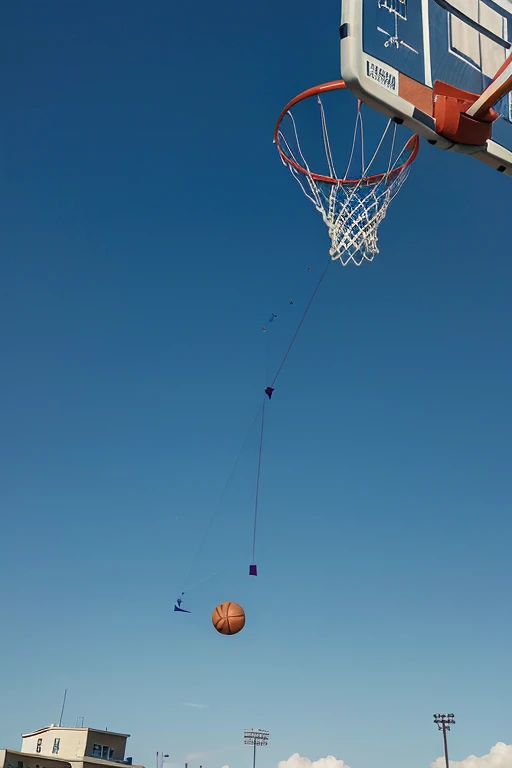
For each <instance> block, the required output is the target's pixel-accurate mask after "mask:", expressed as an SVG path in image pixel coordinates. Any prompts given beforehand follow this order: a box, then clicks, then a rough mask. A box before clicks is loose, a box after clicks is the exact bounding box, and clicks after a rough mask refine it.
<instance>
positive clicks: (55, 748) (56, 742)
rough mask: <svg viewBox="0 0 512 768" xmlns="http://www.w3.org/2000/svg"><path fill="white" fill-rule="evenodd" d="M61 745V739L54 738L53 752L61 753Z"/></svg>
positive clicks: (54, 753)
mask: <svg viewBox="0 0 512 768" xmlns="http://www.w3.org/2000/svg"><path fill="white" fill-rule="evenodd" d="M59 747H60V739H54V740H53V749H52V754H53V755H58V754H59Z"/></svg>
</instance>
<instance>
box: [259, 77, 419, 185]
mask: <svg viewBox="0 0 512 768" xmlns="http://www.w3.org/2000/svg"><path fill="white" fill-rule="evenodd" d="M346 87H347V86H346V84H345V81H344V80H331V81H330V82H328V83H322V84H321V85H315V86H314V87H313V88H308V89H307V90H306V91H303V92H302V93H299V95H298V96H295V98H294V99H292V100H291V101H289V102H288V104H287V105H286V107H285V108H284V109H283V111H282V112H281V114H280V115H279V119H278V121H277V123H276V127H275V129H274V142H275V144H276V146H277V149H278V150H279V154H280V155H281V158H282V159H283V160H284V162H285V163H287V164H288V165H291V166H292V168H295V170H296V171H299V173H302V174H304V176H309V177H310V178H312V179H314V180H315V181H323V182H325V183H326V184H379V183H380V182H381V181H383V180H384V179H390V178H391V179H392V178H394V177H395V176H398V175H399V174H400V173H402V171H403V170H404V169H405V168H407V167H408V166H409V165H411V163H413V162H414V160H416V156H417V154H418V152H419V149H420V137H419V136H418V135H417V134H414V136H411V138H410V139H409V141H408V142H407V144H406V145H405V146H406V148H407V149H409V150H410V152H411V154H410V155H409V157H408V158H407V160H406V161H405V163H403V164H402V165H401V166H400V167H399V168H394V169H393V170H392V171H391V172H390V173H378V174H376V175H374V176H366V177H365V178H364V179H335V178H333V177H332V176H322V175H321V174H319V173H311V172H310V171H308V170H306V168H303V167H302V165H299V163H298V162H297V161H296V160H294V159H293V158H292V157H289V156H288V155H287V154H286V152H285V151H284V149H283V148H282V146H281V144H280V141H279V129H280V127H281V123H282V121H283V118H284V117H285V116H286V115H287V114H288V112H289V111H290V109H291V108H292V107H294V106H295V105H296V104H298V103H299V102H300V101H305V100H306V99H309V98H311V96H319V95H320V94H322V93H327V92H328V91H341V90H343V89H344V88H346Z"/></svg>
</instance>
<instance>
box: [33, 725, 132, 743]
mask: <svg viewBox="0 0 512 768" xmlns="http://www.w3.org/2000/svg"><path fill="white" fill-rule="evenodd" d="M52 730H55V731H92V733H109V734H110V735H111V736H122V737H123V738H125V739H129V738H130V734H129V733H118V732H117V731H109V730H108V729H107V728H88V727H87V726H84V727H83V728H78V727H77V728H72V727H69V726H67V725H55V723H52V724H51V725H47V726H46V728H39V729H38V730H37V731H31V733H22V734H21V738H22V739H28V738H29V737H30V736H37V734H38V733H45V731H52Z"/></svg>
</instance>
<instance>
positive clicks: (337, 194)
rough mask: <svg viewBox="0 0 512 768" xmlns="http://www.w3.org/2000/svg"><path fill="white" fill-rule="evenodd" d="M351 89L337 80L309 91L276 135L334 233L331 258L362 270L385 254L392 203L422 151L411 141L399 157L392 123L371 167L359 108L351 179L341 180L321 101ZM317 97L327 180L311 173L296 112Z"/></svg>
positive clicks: (283, 114) (287, 110) (286, 159)
mask: <svg viewBox="0 0 512 768" xmlns="http://www.w3.org/2000/svg"><path fill="white" fill-rule="evenodd" d="M345 87H346V86H345V82H344V81H343V80H334V81H332V82H329V83H323V84H322V85H317V86H315V87H314V88H309V89H308V90H306V91H304V92H303V93H300V94H299V95H298V96H296V97H295V98H294V99H292V100H291V101H290V102H289V103H288V104H287V105H286V107H285V108H284V109H283V111H282V112H281V114H280V115H279V119H278V121H277V124H276V127H275V131H274V142H275V144H276V146H277V149H278V150H279V154H280V156H281V160H282V161H283V163H284V164H285V165H287V166H288V168H289V169H290V171H291V173H292V175H293V176H294V178H295V179H296V180H297V181H298V183H299V184H300V186H301V188H302V191H303V192H304V194H305V195H306V197H307V198H309V200H311V202H312V203H313V204H314V205H315V208H316V209H317V210H318V211H319V212H320V213H321V214H322V218H323V220H324V222H325V224H326V225H327V227H328V230H329V237H330V239H331V248H330V251H329V253H330V254H331V257H332V259H333V260H335V259H339V260H340V262H341V263H342V264H343V266H345V265H346V264H348V262H349V261H352V262H353V263H354V264H356V265H357V266H359V265H360V264H362V262H363V261H364V260H365V259H366V260H367V261H373V258H374V256H375V254H377V253H378V252H379V249H378V245H377V243H378V228H379V225H380V224H381V222H382V221H383V219H384V218H385V216H386V213H387V210H388V206H389V204H390V202H391V201H392V200H393V198H394V197H395V196H396V195H397V194H398V192H399V191H400V189H401V187H402V184H403V183H404V182H405V181H406V179H407V177H408V175H409V172H410V169H411V164H412V162H413V160H415V158H416V156H417V154H418V151H419V136H416V135H414V136H412V137H410V138H409V139H408V141H407V142H406V143H405V145H404V146H403V147H402V148H401V150H399V151H397V150H396V144H397V142H396V133H397V128H398V125H397V123H394V122H393V121H392V120H389V121H388V123H387V126H386V128H385V130H384V133H383V135H382V137H381V138H380V140H379V141H378V144H377V148H376V150H375V151H374V153H373V155H372V157H371V160H370V161H369V162H366V161H365V146H364V131H363V117H362V103H361V102H358V106H357V115H356V124H355V128H354V135H353V141H352V148H351V151H350V156H349V160H348V165H347V167H346V171H345V175H344V176H342V177H339V176H338V175H337V173H336V170H335V161H334V155H333V151H332V148H331V143H330V140H329V134H328V131H327V121H326V116H325V111H324V106H323V104H322V100H321V96H322V95H323V94H325V93H327V92H329V91H339V90H342V89H344V88H345ZM313 96H316V97H317V102H318V106H319V109H320V125H321V132H322V142H323V149H324V153H325V160H326V161H327V173H326V174H325V175H322V174H319V173H314V172H312V171H311V169H310V168H309V165H308V163H307V161H306V159H305V156H304V153H303V149H302V145H301V142H300V141H299V135H298V130H297V123H296V120H295V118H294V116H293V115H292V112H291V110H292V108H293V107H295V106H296V105H297V104H299V103H301V102H305V101H306V100H307V99H309V98H311V97H313ZM285 120H286V122H287V123H288V127H289V130H288V134H287V133H286V132H285ZM386 147H387V149H386ZM356 150H358V151H356ZM359 151H360V161H361V165H360V170H358V171H357V173H355V174H351V167H352V166H353V165H354V164H355V162H356V160H355V158H356V155H358V154H359ZM385 154H387V159H386V161H385V163H384V161H383V160H382V156H383V155H385ZM379 156H380V158H381V160H380V162H381V163H383V164H384V167H385V169H386V170H385V171H384V172H380V173H375V172H374V167H375V166H376V161H377V158H379ZM381 167H382V166H381Z"/></svg>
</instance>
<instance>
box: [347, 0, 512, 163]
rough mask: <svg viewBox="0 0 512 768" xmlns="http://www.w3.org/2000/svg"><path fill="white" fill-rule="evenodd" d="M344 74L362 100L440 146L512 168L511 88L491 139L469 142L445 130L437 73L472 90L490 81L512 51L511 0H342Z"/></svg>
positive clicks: (478, 89)
mask: <svg viewBox="0 0 512 768" xmlns="http://www.w3.org/2000/svg"><path fill="white" fill-rule="evenodd" d="M340 36H341V74H342V77H343V79H344V80H345V82H346V84H347V87H348V88H349V89H350V90H351V91H352V92H353V93H354V94H355V95H356V96H357V97H358V98H359V99H361V100H362V101H364V102H365V103H367V104H369V105H370V106H372V107H373V108H374V109H377V110H379V111H380V112H383V113H384V114H386V115H388V116H389V117H392V118H398V119H400V120H403V121H404V123H405V124H406V125H407V126H408V127H409V128H411V130H413V131H414V132H416V133H418V134H419V135H420V136H423V137H424V138H425V139H427V140H428V141H430V142H431V143H433V144H436V145H437V146H438V147H440V148H441V149H451V150H453V151H456V152H463V153H466V154H471V155H473V156H474V157H476V158H477V159H478V160H481V161H483V162H485V163H487V164H488V165H490V166H492V167H493V168H496V169H497V170H499V171H500V172H502V173H505V174H507V175H509V176H512V96H511V94H510V93H508V94H507V95H506V96H505V98H503V99H502V100H501V101H500V102H499V103H498V104H497V105H496V106H495V107H494V108H495V110H496V111H497V112H499V113H500V117H499V119H498V120H497V121H496V122H495V123H494V125H493V131H492V139H491V140H489V141H488V142H487V144H486V145H485V146H483V147H468V146H463V145H460V144H453V143H452V142H450V141H448V140H446V139H444V138H442V137H440V136H439V135H438V134H437V133H436V131H435V120H434V117H433V111H434V110H433V91H432V88H433V85H434V83H435V82H436V81H437V80H440V81H443V82H445V83H448V84H450V85H453V86H455V87H457V88H462V89H464V90H466V91H471V92H472V93H481V92H482V91H483V90H484V89H485V88H486V87H487V86H488V85H489V83H491V81H492V79H493V77H494V76H495V75H496V73H497V71H498V70H499V69H500V67H502V66H503V64H504V63H505V61H506V60H507V58H508V57H509V56H510V54H511V53H512V0H450V1H449V2H448V0H342V6H341V27H340Z"/></svg>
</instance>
